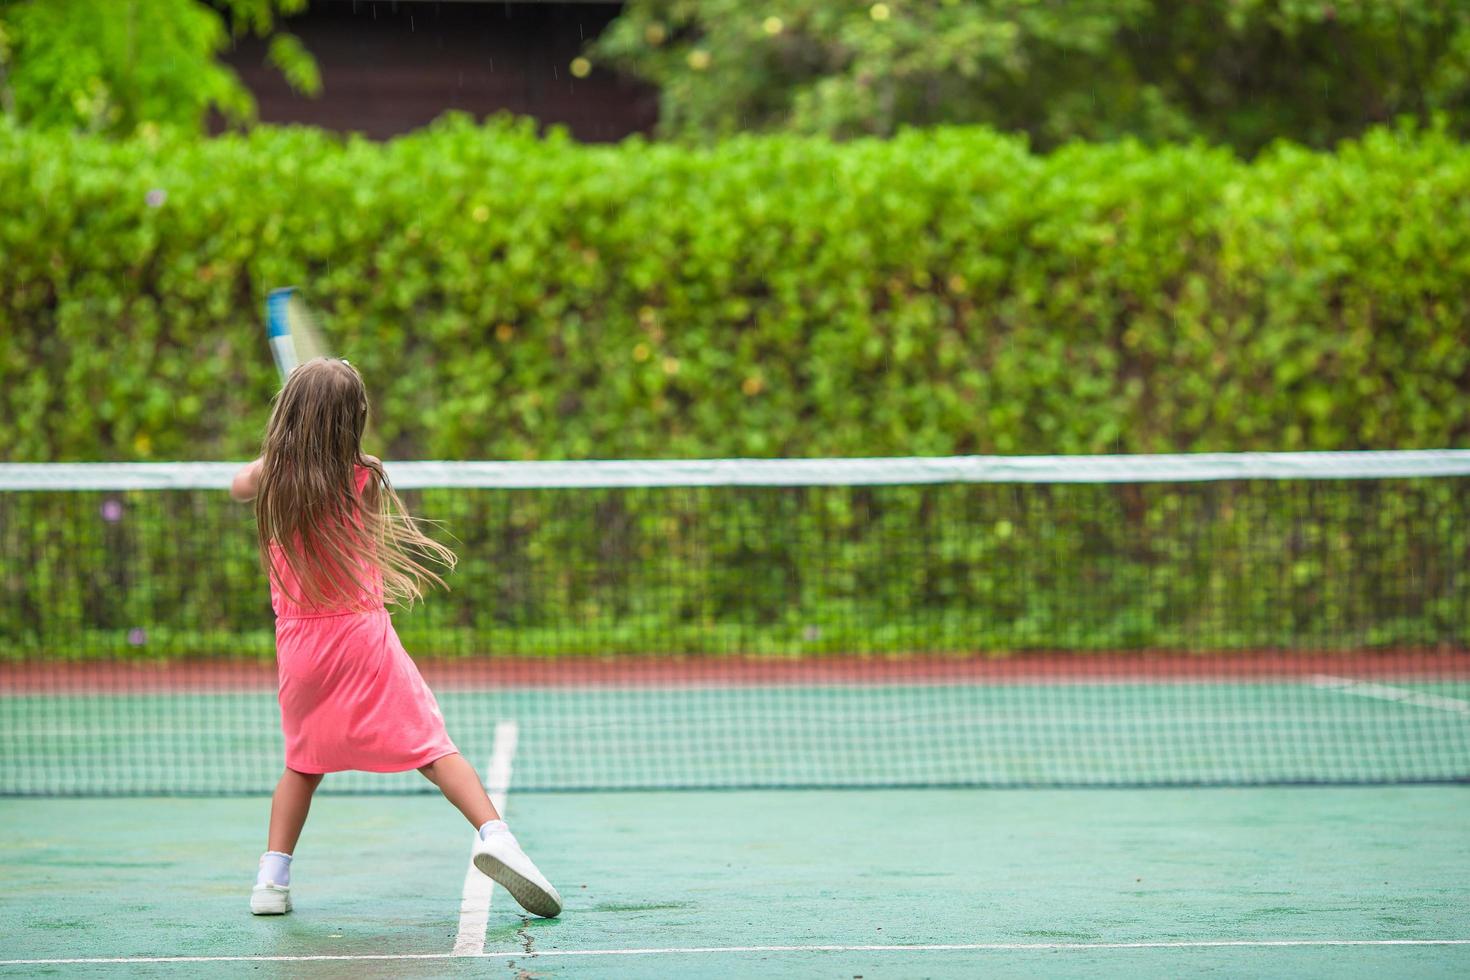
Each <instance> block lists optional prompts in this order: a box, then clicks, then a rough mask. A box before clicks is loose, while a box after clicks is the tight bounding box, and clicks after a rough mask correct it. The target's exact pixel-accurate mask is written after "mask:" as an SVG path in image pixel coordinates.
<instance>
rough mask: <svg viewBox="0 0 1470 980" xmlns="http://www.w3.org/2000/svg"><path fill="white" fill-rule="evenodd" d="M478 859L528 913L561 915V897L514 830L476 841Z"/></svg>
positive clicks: (547, 916)
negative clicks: (523, 846) (525, 849)
mask: <svg viewBox="0 0 1470 980" xmlns="http://www.w3.org/2000/svg"><path fill="white" fill-rule="evenodd" d="M474 862H475V867H477V868H479V869H480V871H482V872H483V873H485V874H487V875H489V876H490V879H491V880H492V881H494V882H495V883H496V884H497V885H499V886H500V887H502V888H504V889H505V890H506V891H508V892H510V897H511V898H514V899H515V900H516V901H517V902H519V903H520V906H521V908H523V909H525V910H526V911H527V912H530V913H532V914H533V915H540V916H545V917H546V918H548V919H550V918H552V917H554V916H557V915H560V914H561V896H560V895H558V894H557V893H556V889H555V888H552V887H551V882H549V881H547V880H546V878H545V876H544V875H542V874H541V872H540V871H538V870H537V869H536V865H535V864H533V863H532V862H531V859H530V858H528V857H526V852H525V851H523V850H521V845H520V844H519V843H517V842H516V838H515V835H514V834H512V833H511V832H510V831H508V830H501V831H495V832H492V833H491V834H490V836H489V837H488V838H485V839H483V840H477V841H475V851H474Z"/></svg>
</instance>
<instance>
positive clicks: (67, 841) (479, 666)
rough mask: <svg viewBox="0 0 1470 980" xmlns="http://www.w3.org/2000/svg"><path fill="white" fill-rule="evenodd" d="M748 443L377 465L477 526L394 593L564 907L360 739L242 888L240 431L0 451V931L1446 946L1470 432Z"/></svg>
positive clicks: (551, 952) (631, 953)
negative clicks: (926, 455)
mask: <svg viewBox="0 0 1470 980" xmlns="http://www.w3.org/2000/svg"><path fill="white" fill-rule="evenodd" d="M726 462H731V461H726ZM734 462H735V463H738V465H733V464H732V465H725V464H724V463H720V462H719V461H714V462H709V461H706V462H702V463H696V464H690V463H673V464H668V465H666V466H660V465H659V464H630V463H617V464H585V465H573V464H546V465H539V466H538V465H535V464H527V465H529V466H530V469H527V468H526V467H524V466H517V465H515V464H462V465H457V464H417V465H409V466H406V467H399V468H398V469H396V470H395V471H394V473H395V481H396V482H398V483H399V484H400V485H402V486H404V487H405V491H406V492H410V493H415V494H419V497H417V498H416V503H415V506H416V507H421V508H422V509H423V510H424V511H425V512H427V513H431V514H437V515H441V516H442V517H443V518H444V519H445V522H446V523H445V528H444V529H445V531H446V533H448V534H451V535H453V537H454V540H455V541H456V542H457V547H458V548H459V549H460V551H461V554H462V557H463V561H462V563H461V567H460V569H459V570H458V571H457V572H456V578H455V589H454V591H452V592H450V593H448V594H447V595H436V596H434V597H432V598H431V599H430V601H429V602H428V603H427V604H426V606H425V608H423V609H421V610H416V611H414V612H411V613H407V614H403V615H399V616H397V617H395V620H396V623H397V627H398V631H399V632H400V634H401V635H402V636H403V638H404V640H405V642H406V643H407V645H408V648H409V649H410V650H412V651H413V653H414V655H415V658H416V659H417V661H418V665H419V667H420V669H421V671H422V673H423V675H424V677H425V678H426V679H427V681H428V682H429V684H430V686H431V687H432V689H433V690H434V691H435V693H436V696H437V699H438V703H439V705H440V707H441V708H442V711H443V714H444V717H445V719H446V722H447V726H448V729H449V732H450V734H451V736H452V737H453V738H454V739H455V741H456V743H457V744H458V746H459V748H460V749H461V751H462V752H463V753H464V754H465V755H466V756H467V757H468V758H469V759H470V760H471V761H472V762H473V763H475V765H476V766H477V768H478V769H479V772H480V774H481V776H482V778H483V779H484V781H485V784H486V788H487V789H488V790H489V791H490V793H491V795H492V797H495V798H496V799H497V800H498V801H499V802H500V803H502V804H505V805H506V806H507V807H508V816H509V818H510V820H511V822H512V824H513V825H514V826H515V827H516V829H517V833H518V834H519V836H520V837H521V839H522V840H523V841H524V842H525V844H526V846H527V848H528V850H529V851H530V852H531V853H533V854H535V855H536V856H537V861H538V863H540V864H541V866H542V867H543V869H544V870H545V871H546V873H547V874H548V875H549V876H550V877H551V878H552V879H553V881H555V882H556V883H557V885H558V886H559V887H560V888H561V890H562V892H563V895H564V896H565V898H566V900H567V901H566V909H565V911H564V913H563V915H562V916H561V917H560V918H559V919H556V920H542V919H529V918H527V917H525V916H523V915H522V914H521V913H520V912H519V910H518V908H517V907H516V906H515V905H514V904H513V903H512V902H511V901H510V899H509V897H508V896H507V895H506V894H505V893H504V892H503V891H500V890H498V889H497V888H496V887H494V886H492V885H490V883H489V879H487V878H485V877H484V876H482V875H480V874H479V873H478V872H474V871H473V870H472V869H471V867H470V865H469V853H470V843H471V834H470V833H469V832H468V830H467V828H466V827H465V826H463V825H462V820H461V818H460V817H459V815H458V814H457V813H455V812H454V811H453V810H452V808H451V807H450V806H449V805H448V804H446V803H445V802H444V801H443V800H442V799H440V798H439V796H438V795H437V793H435V792H433V790H432V787H430V786H429V784H428V783H427V782H426V781H424V780H423V779H422V778H420V777H419V776H418V775H416V774H413V773H407V774H403V773H400V774H394V775H374V774H368V773H355V772H354V773H340V774H333V775H330V776H328V777H327V779H326V781H325V783H324V784H323V790H322V794H321V796H320V798H319V799H318V801H317V803H316V804H315V807H314V810H313V816H312V818H311V821H310V822H309V823H308V825H307V830H306V835H305V837H304V838H303V840H302V843H301V845H300V847H299V848H297V850H296V852H295V855H296V862H297V863H296V865H295V875H294V877H293V883H292V887H293V896H294V902H295V911H293V912H292V913H291V914H290V915H289V916H286V917H283V918H281V919H278V920H271V921H267V920H262V919H257V918H253V917H251V916H250V915H249V914H248V913H247V910H246V903H247V898H248V894H249V884H250V880H251V877H250V875H251V870H252V862H253V860H254V858H255V856H256V854H257V853H258V848H259V846H260V844H261V838H262V835H263V830H264V822H265V816H266V812H267V806H268V805H267V799H266V797H267V796H268V794H269V792H270V790H271V787H272V786H273V784H274V782H275V780H276V778H277V776H278V775H279V772H280V766H281V759H282V740H281V736H280V723H279V714H278V707H277V703H276V697H275V689H276V680H277V679H276V674H275V668H274V664H273V663H272V660H271V657H270V649H271V646H270V644H271V637H270V634H269V631H268V627H269V622H270V618H269V617H270V612H269V609H268V607H264V606H263V604H262V593H263V586H262V582H261V576H260V571H259V567H258V565H257V564H256V559H255V556H254V554H253V551H252V543H251V538H250V535H249V524H248V516H247V515H245V514H243V513H242V512H240V511H239V510H238V509H231V508H230V507H229V506H227V503H226V501H224V500H223V499H222V497H221V494H220V492H219V487H220V482H219V481H220V480H221V479H224V478H227V474H226V473H225V472H224V471H225V470H226V469H228V467H219V466H214V465H213V464H206V465H198V466H167V465H165V466H159V467H149V466H137V465H131V466H125V467H102V468H94V467H85V466H67V465H61V466H58V467H47V466H39V467H27V466H15V467H11V468H10V469H9V470H4V469H0V487H5V486H8V488H9V489H10V490H11V491H14V492H11V493H0V517H3V518H5V520H3V521H0V546H3V548H4V550H5V553H6V554H9V555H18V556H21V557H22V558H23V559H24V560H25V562H27V563H28V564H29V568H30V569H31V570H30V571H29V572H27V573H25V574H13V575H9V576H6V577H4V578H0V584H3V586H4V590H5V591H4V592H3V595H0V599H3V602H0V621H3V622H5V623H7V624H10V626H9V633H10V635H11V636H12V637H13V643H12V646H11V648H10V649H9V650H8V651H7V654H8V655H7V656H6V657H5V658H4V659H3V660H0V794H3V795H4V796H5V797H7V798H6V799H4V800H0V818H3V820H4V822H5V825H6V826H7V828H12V829H13V831H14V832H13V833H11V834H9V835H8V836H7V837H6V839H5V841H4V844H3V846H4V847H6V848H9V849H11V851H9V852H7V853H5V854H3V855H0V858H3V861H0V864H3V868H4V870H3V872H0V873H3V874H4V875H5V882H6V891H7V895H9V896H13V899H14V900H13V901H8V902H7V903H5V905H4V906H3V910H0V916H3V919H0V928H3V932H4V935H5V936H6V937H7V940H8V941H7V943H6V948H5V951H4V954H3V955H0V961H3V962H0V969H3V970H4V971H7V972H13V973H19V974H31V973H36V972H59V973H71V972H83V973H87V972H95V973H99V974H105V973H109V972H125V973H134V972H141V973H150V974H157V975H163V974H172V973H181V972H182V973H188V974H191V975H192V974H194V973H200V972H204V973H211V972H214V973H220V974H225V973H231V974H233V973H235V972H238V971H240V970H242V969H247V968H248V969H251V970H252V971H253V972H261V973H264V974H267V975H280V976H302V975H306V976H317V975H320V976H348V975H351V976H355V977H356V976H379V975H381V976H404V975H410V976H440V975H457V974H461V973H463V974H470V973H475V974H479V973H482V972H484V971H486V970H489V971H491V972H492V973H493V972H501V971H504V972H505V974H506V975H509V976H515V977H528V976H556V975H582V976H596V977H604V976H640V977H642V976H650V975H653V976H664V975H673V976H706V975H707V976H730V975H735V976H747V975H751V976H754V975H772V976H817V977H844V978H850V977H864V978H869V977H881V976H893V977H911V976H930V977H943V976H956V977H958V976H974V975H976V974H997V975H1002V976H1004V975H1017V976H1056V975H1077V976H1096V975H1124V974H1130V975H1138V974H1144V975H1160V974H1163V975H1205V974H1222V973H1223V974H1226V975H1236V974H1250V975H1260V976H1302V975H1332V976H1340V975H1350V976H1351V975H1365V976H1366V975H1374V974H1376V975H1391V976H1452V975H1454V976H1458V975H1463V974H1464V973H1465V972H1466V970H1467V969H1470V913H1467V912H1466V909H1467V908H1470V885H1467V884H1466V883H1467V882H1470V874H1467V872H1470V835H1467V834H1466V833H1465V827H1466V826H1467V821H1470V653H1467V650H1470V593H1467V590H1466V583H1467V581H1470V579H1467V577H1466V575H1465V556H1466V554H1467V553H1470V552H1467V547H1470V514H1467V511H1466V508H1467V506H1470V504H1467V502H1466V501H1467V499H1470V498H1467V497H1466V496H1465V495H1464V494H1463V493H1462V492H1460V489H1461V483H1462V478H1463V476H1464V474H1465V472H1470V454H1463V453H1387V454H1374V453H1369V454H1344V455H1341V456H1337V455H1334V456H1331V457H1330V458H1326V457H1321V456H1312V455H1309V454H1308V455H1295V454H1282V455H1279V456H1263V457H1254V456H1252V457H1238V458H1237V457H1157V458H1152V459H1140V460H1133V461H1129V462H1128V466H1129V467H1131V468H1121V469H1120V467H1121V466H1122V464H1121V463H1120V462H1119V461H1117V460H1107V459H1102V460H1099V461H1094V462H1093V463H1092V464H1090V465H1092V466H1093V469H1092V470H1091V471H1087V470H1086V468H1085V466H1084V467H1083V469H1082V470H1079V469H1078V467H1079V465H1082V464H1079V463H1078V462H1077V461H1076V460H1074V459H1066V460H1062V459H1055V458H1036V459H1010V458H1007V459H986V458H979V457H976V458H965V459H953V460H937V461H936V460H923V461H905V460H886V461H874V460H847V461H833V460H829V461H805V460H804V461H774V462H771V461H767V462H766V463H763V464H759V465H757V464H756V463H754V462H752V461H734ZM1308 471H1309V472H1308ZM1304 473H1307V474H1308V475H1304ZM1083 478H1086V479H1083ZM175 527H182V528H187V529H188V533H185V534H173V533H171V530H172V529H173V528H175Z"/></svg>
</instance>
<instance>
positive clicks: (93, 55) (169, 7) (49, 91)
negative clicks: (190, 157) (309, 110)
mask: <svg viewBox="0 0 1470 980" xmlns="http://www.w3.org/2000/svg"><path fill="white" fill-rule="evenodd" d="M305 8H306V0H216V2H215V3H213V4H211V3H209V2H200V0H149V2H148V3H147V4H146V5H145V4H140V3H138V2H137V0H132V2H125V3H123V2H118V0H0V115H5V116H8V117H11V118H12V119H13V120H15V121H18V122H20V123H22V124H24V125H27V126H34V127H37V128H42V129H73V130H77V131H80V132H87V133H109V134H114V135H123V136H126V135H128V134H131V133H133V132H135V131H136V130H137V129H139V128H140V127H159V126H163V127H179V128H181V129H183V130H185V131H189V132H194V133H198V132H199V131H200V130H202V129H203V126H204V122H205V119H206V117H207V115H208V113H209V112H210V111H217V112H219V113H221V114H222V115H223V116H224V117H225V118H226V119H228V120H230V121H231V122H245V121H248V120H250V119H251V118H253V117H254V115H255V100H254V99H253V98H252V97H251V95H250V92H249V91H248V90H247V89H246V88H245V86H244V85H243V84H241V82H240V79H239V78H238V77H237V76H236V75H235V73H234V72H233V71H231V70H230V69H229V68H228V67H226V66H225V65H223V64H221V63H220V62H219V61H218V60H217V55H218V54H219V53H220V51H222V50H223V49H224V48H225V47H226V46H227V45H228V44H229V43H230V41H231V39H232V38H238V37H241V36H244V35H245V34H249V33H253V34H255V35H257V36H259V37H266V36H270V43H269V46H268V48H267V57H268V58H269V60H270V62H271V63H272V64H273V65H274V66H275V67H276V68H277V69H279V70H280V71H281V73H282V74H283V75H284V76H285V77H286V80H287V81H288V82H289V83H290V84H291V86H292V87H293V88H295V89H297V90H298V91H301V92H306V93H309V94H313V95H314V94H316V92H317V91H318V90H320V88H321V79H320V77H319V76H318V74H317V68H316V62H315V61H313V60H312V58H311V56H310V55H309V54H307V53H306V49H305V48H303V47H302V45H301V42H300V41H299V40H298V39H297V38H296V37H294V36H293V35H291V34H287V33H285V32H283V31H276V30H275V27H276V21H277V15H278V14H279V15H289V14H293V13H299V12H300V11H302V10H304V9H305Z"/></svg>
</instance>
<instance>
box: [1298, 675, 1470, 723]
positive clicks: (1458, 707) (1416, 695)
mask: <svg viewBox="0 0 1470 980" xmlns="http://www.w3.org/2000/svg"><path fill="white" fill-rule="evenodd" d="M1312 685H1313V686H1314V687H1319V688H1321V689H1322V690H1324V691H1336V692H1337V693H1339V694H1356V695H1358V696H1359V697H1364V698H1377V699H1378V700H1380V701H1397V702H1398V703H1400V704H1412V705H1414V706H1416V707H1419V708H1435V709H1437V710H1439V711H1452V712H1454V713H1455V714H1458V715H1470V701H1465V700H1463V699H1461V698H1449V697H1445V696H1444V695H1442V694H1425V693H1424V692H1423V691H1411V690H1409V689H1408V688H1406V687H1390V686H1389V685H1387V684H1373V683H1370V682H1369V681H1360V680H1355V679H1353V678H1351V677H1334V676H1333V675H1331V674H1313V675H1312Z"/></svg>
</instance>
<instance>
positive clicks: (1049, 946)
mask: <svg viewBox="0 0 1470 980" xmlns="http://www.w3.org/2000/svg"><path fill="white" fill-rule="evenodd" d="M1337 946H1470V939H1214V940H1209V939H1207V940H1199V941H1194V942H1191V941H1183V942H1137V943H926V944H921V945H914V946H838V945H826V946H667V947H650V948H642V949H546V950H534V951H532V952H529V953H528V952H526V951H525V950H523V949H507V950H500V951H491V952H481V953H477V954H475V955H477V956H479V957H481V958H482V959H490V958H494V959H500V958H502V957H513V958H515V959H517V960H520V959H537V958H543V957H552V956H664V955H670V954H674V955H677V954H680V953H686V954H688V953H945V952H982V953H983V952H994V953H1008V952H1021V953H1026V952H1050V951H1068V950H1089V949H1098V950H1109V949H1268V948H1280V947H1337ZM456 955H457V954H455V953H356V954H349V953H343V954H340V955H336V954H316V955H310V956H114V957H104V956H95V957H73V958H68V959H49V960H48V959H34V960H0V966H44V965H48V964H58V965H60V964H71V963H310V962H316V961H323V960H325V961H334V962H336V961H348V962H358V961H381V960H447V959H452V958H453V957H454V956H456Z"/></svg>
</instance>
